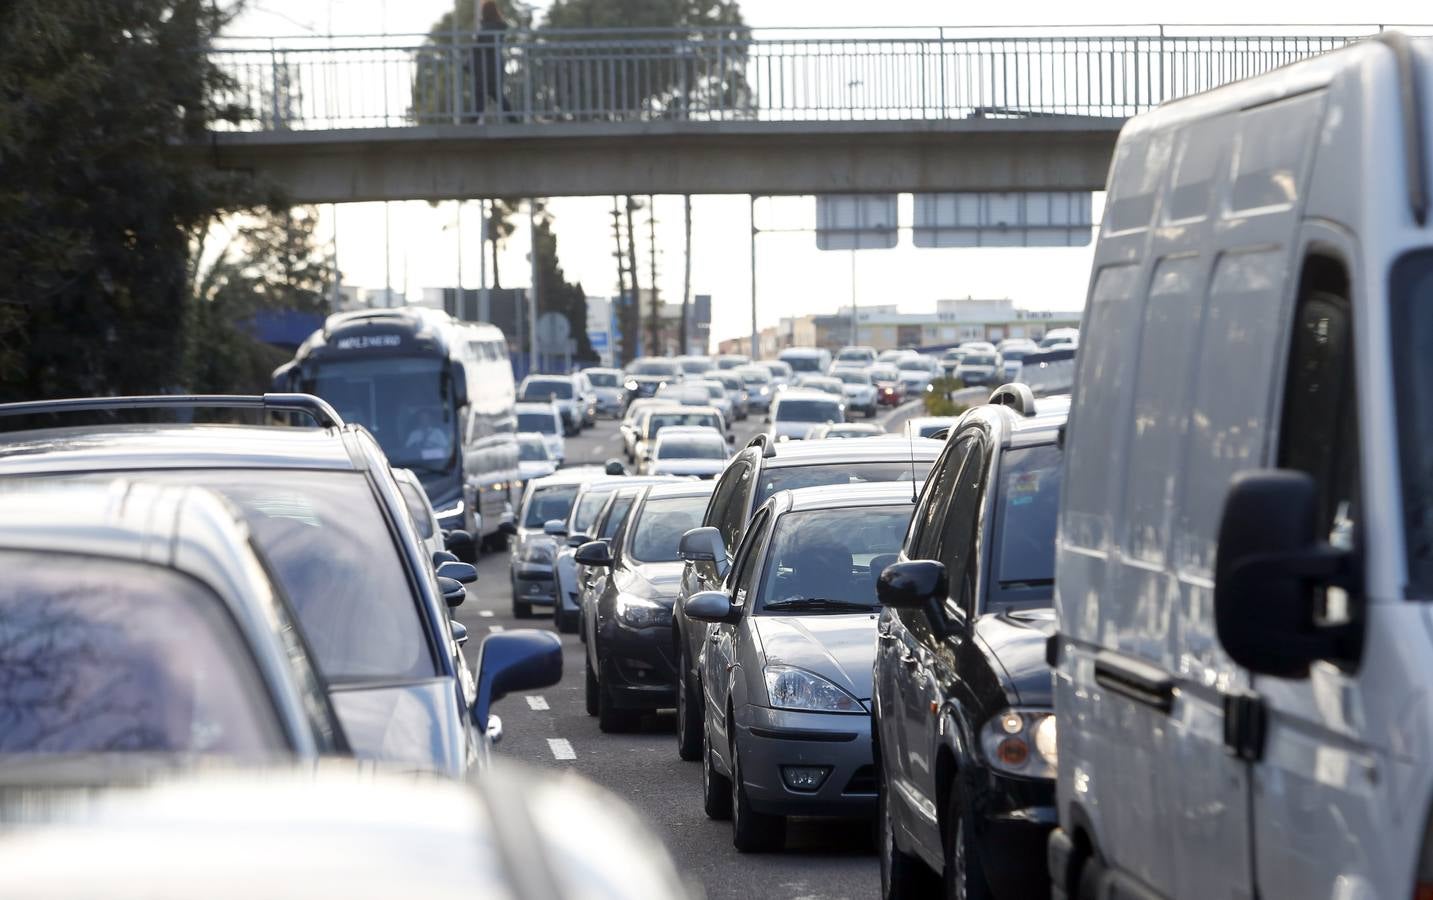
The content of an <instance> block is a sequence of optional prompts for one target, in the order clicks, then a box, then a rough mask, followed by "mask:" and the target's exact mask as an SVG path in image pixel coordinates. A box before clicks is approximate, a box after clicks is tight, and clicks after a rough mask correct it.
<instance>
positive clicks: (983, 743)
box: [980, 709, 1058, 778]
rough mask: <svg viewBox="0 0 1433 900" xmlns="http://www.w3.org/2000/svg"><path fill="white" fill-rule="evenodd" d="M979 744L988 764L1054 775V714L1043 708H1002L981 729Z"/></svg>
mask: <svg viewBox="0 0 1433 900" xmlns="http://www.w3.org/2000/svg"><path fill="white" fill-rule="evenodd" d="M980 748H981V750H982V751H983V752H984V753H985V758H986V760H988V761H989V762H990V765H991V767H992V768H995V769H997V770H999V771H1001V772H1008V773H1010V774H1012V775H1027V776H1030V777H1032V778H1054V777H1055V765H1056V763H1057V762H1058V756H1057V750H1056V744H1055V714H1054V713H1052V712H1050V711H1049V710H1046V709H1007V710H1003V711H1002V712H999V713H997V714H995V715H994V716H991V717H990V720H989V721H987V722H986V723H985V725H984V727H983V728H981V729H980Z"/></svg>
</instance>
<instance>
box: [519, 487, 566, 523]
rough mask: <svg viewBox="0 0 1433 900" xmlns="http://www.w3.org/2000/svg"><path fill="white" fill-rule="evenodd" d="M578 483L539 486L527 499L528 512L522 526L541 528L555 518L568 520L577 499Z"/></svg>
mask: <svg viewBox="0 0 1433 900" xmlns="http://www.w3.org/2000/svg"><path fill="white" fill-rule="evenodd" d="M578 487H580V485H576V484H555V485H552V486H550V487H543V488H538V489H537V490H535V491H533V492H532V496H531V497H529V498H528V501H527V512H526V514H525V515H524V516H523V518H522V527H524V528H541V527H542V526H544V525H546V524H547V523H548V522H550V521H552V520H553V519H561V520H562V521H564V522H565V521H567V516H568V514H569V513H571V512H572V502H573V501H574V500H576V499H577V489H578Z"/></svg>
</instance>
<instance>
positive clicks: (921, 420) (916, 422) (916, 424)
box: [906, 416, 960, 428]
mask: <svg viewBox="0 0 1433 900" xmlns="http://www.w3.org/2000/svg"><path fill="white" fill-rule="evenodd" d="M959 420H960V417H959V416H911V417H910V418H909V419H906V424H907V425H909V426H910V427H911V428H920V427H922V426H925V425H954V424H955V423H956V422H958V421H959Z"/></svg>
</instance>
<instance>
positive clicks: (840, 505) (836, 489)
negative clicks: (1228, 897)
mask: <svg viewBox="0 0 1433 900" xmlns="http://www.w3.org/2000/svg"><path fill="white" fill-rule="evenodd" d="M919 490H920V482H919V481H917V482H914V483H912V482H909V481H883V482H874V483H871V484H835V485H823V486H821V487H806V488H797V489H796V490H794V491H779V492H777V494H776V495H775V497H774V498H773V499H774V500H775V505H776V507H777V509H778V511H779V512H795V511H801V510H808V509H847V508H849V507H853V506H893V505H895V504H898V503H907V504H911V505H914V503H915V498H916V496H917V494H918V492H919ZM782 495H785V496H782ZM777 498H779V499H777Z"/></svg>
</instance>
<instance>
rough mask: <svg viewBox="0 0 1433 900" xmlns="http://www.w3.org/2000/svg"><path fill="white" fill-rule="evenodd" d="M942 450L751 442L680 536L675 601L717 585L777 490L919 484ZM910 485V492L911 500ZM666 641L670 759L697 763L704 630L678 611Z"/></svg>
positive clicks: (920, 442) (894, 440) (881, 441)
mask: <svg viewBox="0 0 1433 900" xmlns="http://www.w3.org/2000/svg"><path fill="white" fill-rule="evenodd" d="M942 446H943V445H942V444H940V443H939V442H937V441H928V440H924V439H922V438H915V439H913V440H907V439H906V438H903V437H895V436H891V437H883V438H864V439H862V440H859V441H786V442H771V441H770V440H769V439H768V436H767V435H764V434H763V435H758V436H757V437H756V438H755V439H753V440H752V442H751V443H750V444H748V445H747V446H746V449H744V450H742V451H741V452H740V453H738V454H737V455H736V456H735V457H733V458H732V461H731V462H730V463H728V464H727V467H726V469H725V470H724V471H723V472H722V474H721V477H720V478H719V479H717V482H716V488H715V490H714V491H713V492H712V498H711V502H710V503H708V504H707V508H706V513H705V514H704V515H703V516H702V522H701V524H702V527H701V528H700V529H697V530H695V531H693V532H692V533H690V534H687V535H684V536H683V537H682V543H681V550H682V559H683V560H684V564H683V566H682V582H681V596H682V598H687V597H690V596H692V595H693V594H696V593H698V592H700V591H714V590H717V589H719V588H720V587H721V586H722V581H723V579H725V578H726V570H727V567H728V565H729V564H730V561H731V558H732V556H733V555H734V554H735V553H736V546H737V544H738V543H740V541H741V536H742V534H743V533H744V532H745V530H746V524H747V521H748V520H750V519H751V516H752V514H753V513H755V512H756V510H757V509H759V508H760V507H761V504H763V503H765V502H766V501H767V500H770V499H771V497H772V495H773V494H775V493H776V492H777V491H790V490H797V489H799V488H807V487H825V486H828V485H842V484H871V483H879V482H888V481H907V482H912V479H914V482H919V481H920V480H921V479H923V478H925V476H926V473H927V472H928V471H930V466H931V463H932V462H934V461H935V458H936V456H937V455H939V453H940V451H941V447H942ZM914 482H912V487H911V492H912V495H914V493H915V490H916V488H915V486H914ZM672 628H673V631H674V635H673V641H674V643H675V644H676V648H677V661H678V665H679V667H680V670H681V672H682V680H681V682H680V683H679V684H678V686H677V752H678V753H679V754H680V755H681V757H682V759H686V760H694V759H699V758H701V748H702V709H701V705H700V698H701V695H700V694H699V693H697V687H696V685H697V670H696V665H697V657H698V654H699V653H700V652H701V648H702V641H703V640H704V639H705V637H706V633H707V629H706V625H704V624H703V623H701V622H688V621H687V618H686V615H685V614H684V613H683V612H682V609H681V606H680V605H678V607H677V611H676V615H675V616H674V617H673V620H672Z"/></svg>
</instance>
